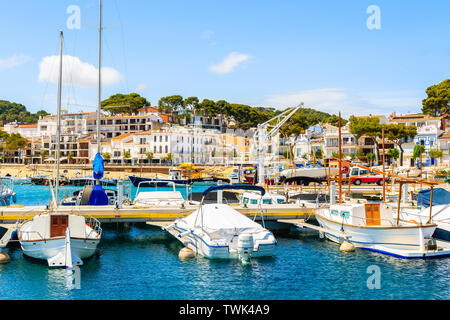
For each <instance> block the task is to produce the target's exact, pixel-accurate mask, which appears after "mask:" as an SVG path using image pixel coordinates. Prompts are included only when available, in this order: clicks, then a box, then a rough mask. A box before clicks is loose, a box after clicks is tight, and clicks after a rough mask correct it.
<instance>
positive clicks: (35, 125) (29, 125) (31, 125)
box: [19, 124, 38, 129]
mask: <svg viewBox="0 0 450 320" xmlns="http://www.w3.org/2000/svg"><path fill="white" fill-rule="evenodd" d="M37 127H38V126H37V124H20V125H19V128H23V129H26V128H37Z"/></svg>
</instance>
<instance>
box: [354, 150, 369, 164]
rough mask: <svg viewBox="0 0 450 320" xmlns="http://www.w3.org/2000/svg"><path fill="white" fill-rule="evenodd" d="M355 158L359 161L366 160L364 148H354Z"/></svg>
mask: <svg viewBox="0 0 450 320" xmlns="http://www.w3.org/2000/svg"><path fill="white" fill-rule="evenodd" d="M356 158H357V159H358V160H359V161H366V160H367V158H366V155H365V153H364V150H363V149H362V148H358V149H356Z"/></svg>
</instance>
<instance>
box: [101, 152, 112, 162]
mask: <svg viewBox="0 0 450 320" xmlns="http://www.w3.org/2000/svg"><path fill="white" fill-rule="evenodd" d="M102 156H103V160H105V161H108V162H109V161H111V153H109V152H105V153H104V154H103V155H102Z"/></svg>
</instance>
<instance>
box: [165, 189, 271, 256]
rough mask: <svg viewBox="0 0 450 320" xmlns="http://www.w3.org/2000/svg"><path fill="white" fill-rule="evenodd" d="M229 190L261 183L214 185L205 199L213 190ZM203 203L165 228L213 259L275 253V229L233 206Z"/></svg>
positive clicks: (185, 243)
mask: <svg viewBox="0 0 450 320" xmlns="http://www.w3.org/2000/svg"><path fill="white" fill-rule="evenodd" d="M227 189H247V190H257V191H259V192H260V193H261V194H262V195H264V193H265V190H264V188H262V187H258V186H249V185H222V186H212V187H210V188H208V189H207V190H206V191H204V192H203V199H205V197H206V195H207V194H208V193H210V192H213V191H218V192H221V190H227ZM218 198H219V201H218V203H211V204H203V200H202V202H201V204H200V207H199V209H198V210H196V211H195V212H193V213H191V214H190V215H189V216H188V217H186V218H182V219H177V220H176V221H175V222H174V223H173V224H171V225H170V226H168V227H166V228H165V230H166V231H168V232H169V233H171V234H172V235H173V236H174V237H176V238H177V239H178V240H179V241H181V243H183V245H184V246H186V247H187V248H189V249H191V250H193V251H194V252H195V253H196V254H198V255H202V256H204V257H207V258H210V259H240V260H242V261H244V262H246V261H248V260H249V259H250V258H257V257H266V256H272V254H273V250H274V249H275V246H276V244H277V241H276V240H275V237H274V236H273V234H272V232H270V231H269V230H267V229H266V228H264V227H263V226H261V225H260V224H258V223H256V222H255V221H254V220H251V219H249V218H247V217H246V216H244V215H242V214H241V213H239V212H238V211H236V210H235V209H233V208H232V207H230V206H228V205H226V204H222V203H220V194H219V196H218Z"/></svg>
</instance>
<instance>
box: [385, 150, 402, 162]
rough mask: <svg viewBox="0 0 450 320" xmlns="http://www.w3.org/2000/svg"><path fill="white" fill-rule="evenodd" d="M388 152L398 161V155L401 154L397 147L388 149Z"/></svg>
mask: <svg viewBox="0 0 450 320" xmlns="http://www.w3.org/2000/svg"><path fill="white" fill-rule="evenodd" d="M387 154H388V155H389V156H390V157H391V158H392V159H394V161H396V160H397V159H398V157H399V156H400V151H398V149H397V148H391V149H389V150H388V152H387Z"/></svg>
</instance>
